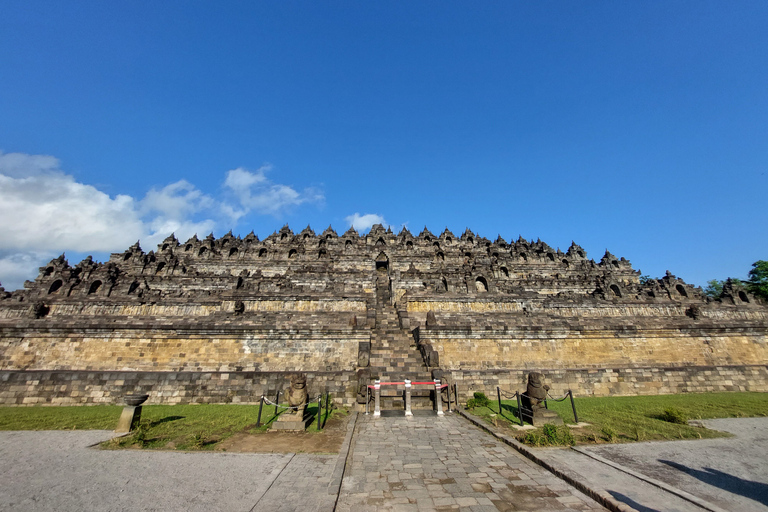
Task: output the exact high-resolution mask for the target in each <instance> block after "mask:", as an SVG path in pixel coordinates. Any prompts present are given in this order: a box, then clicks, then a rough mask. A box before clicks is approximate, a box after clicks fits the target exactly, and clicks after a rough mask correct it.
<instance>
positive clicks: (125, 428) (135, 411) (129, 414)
mask: <svg viewBox="0 0 768 512" xmlns="http://www.w3.org/2000/svg"><path fill="white" fill-rule="evenodd" d="M140 421H141V406H140V405H137V406H131V405H128V406H126V407H123V412H122V414H121V415H120V421H118V422H117V428H116V429H115V432H117V433H120V434H124V433H126V432H130V431H132V430H133V429H135V428H136V427H137V426H138V425H139V422H140Z"/></svg>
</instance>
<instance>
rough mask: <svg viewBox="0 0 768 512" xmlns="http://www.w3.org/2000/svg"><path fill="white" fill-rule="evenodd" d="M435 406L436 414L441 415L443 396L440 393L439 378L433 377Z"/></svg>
mask: <svg viewBox="0 0 768 512" xmlns="http://www.w3.org/2000/svg"><path fill="white" fill-rule="evenodd" d="M435 407H437V415H438V416H443V396H442V394H441V389H440V380H439V379H435Z"/></svg>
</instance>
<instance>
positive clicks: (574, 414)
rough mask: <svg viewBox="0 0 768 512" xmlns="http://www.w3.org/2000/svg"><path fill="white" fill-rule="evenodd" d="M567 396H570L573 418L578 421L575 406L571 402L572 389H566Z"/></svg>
mask: <svg viewBox="0 0 768 512" xmlns="http://www.w3.org/2000/svg"><path fill="white" fill-rule="evenodd" d="M568 396H569V397H571V409H573V419H574V420H575V421H576V423H578V422H579V417H578V416H576V406H575V405H574V404H573V391H571V390H570V389H569V390H568Z"/></svg>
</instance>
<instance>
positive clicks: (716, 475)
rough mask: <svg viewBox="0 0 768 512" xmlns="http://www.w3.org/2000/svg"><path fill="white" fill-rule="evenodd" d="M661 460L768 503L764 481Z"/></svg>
mask: <svg viewBox="0 0 768 512" xmlns="http://www.w3.org/2000/svg"><path fill="white" fill-rule="evenodd" d="M659 462H661V463H662V464H666V465H667V466H671V467H673V468H675V469H677V470H679V471H682V472H684V473H687V474H689V475H691V476H692V477H694V478H697V479H698V480H700V481H702V482H704V483H706V484H709V485H712V486H714V487H719V488H720V489H723V490H725V491H728V492H730V493H733V494H738V495H740V496H744V497H746V498H749V499H752V500H755V501H757V502H759V503H762V504H763V505H768V485H767V484H764V483H762V482H753V481H751V480H744V479H743V478H739V477H737V476H733V475H729V474H728V473H723V472H722V471H718V470H717V469H712V468H704V471H702V470H699V469H693V468H689V467H688V466H685V465H683V464H679V463H677V462H673V461H671V460H662V459H659Z"/></svg>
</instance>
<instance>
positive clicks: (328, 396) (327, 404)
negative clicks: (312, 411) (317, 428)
mask: <svg viewBox="0 0 768 512" xmlns="http://www.w3.org/2000/svg"><path fill="white" fill-rule="evenodd" d="M330 412H331V394H330V393H328V392H327V391H326V393H325V419H324V420H323V428H325V424H326V423H327V422H328V416H329V415H330Z"/></svg>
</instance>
